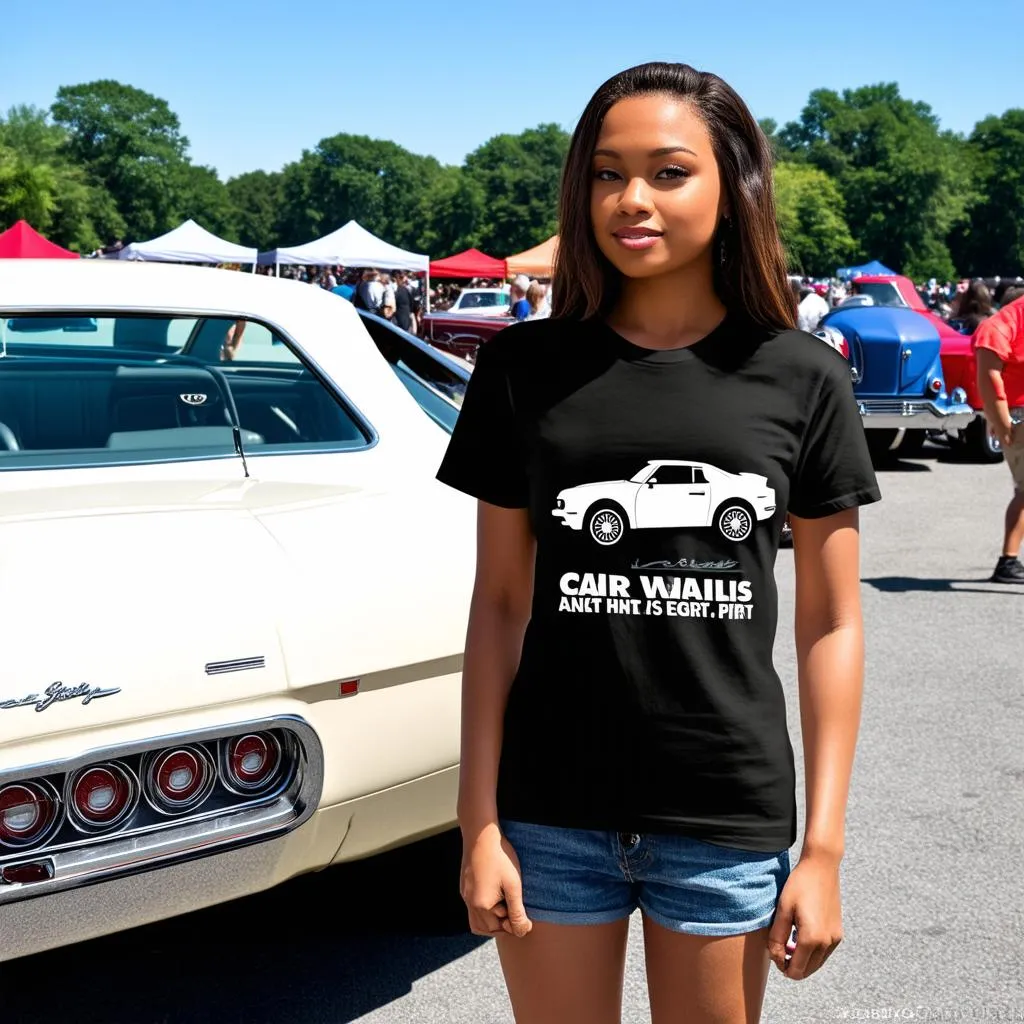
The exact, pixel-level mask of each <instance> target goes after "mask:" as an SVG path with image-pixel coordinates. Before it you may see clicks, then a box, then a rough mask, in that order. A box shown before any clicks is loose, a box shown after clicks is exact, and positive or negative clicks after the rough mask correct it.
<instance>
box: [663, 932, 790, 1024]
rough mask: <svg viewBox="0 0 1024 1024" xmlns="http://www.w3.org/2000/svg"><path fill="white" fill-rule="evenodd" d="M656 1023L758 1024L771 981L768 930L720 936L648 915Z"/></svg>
mask: <svg viewBox="0 0 1024 1024" xmlns="http://www.w3.org/2000/svg"><path fill="white" fill-rule="evenodd" d="M644 949H645V953H646V958H647V987H648V989H649V991H650V996H651V1021H652V1024H757V1021H759V1020H760V1019H761V1004H762V1003H763V1002H764V990H765V985H766V984H767V982H768V969H769V967H770V966H771V961H770V959H769V957H768V929H767V928H762V929H760V930H759V931H756V932H747V933H746V934H745V935H730V936H728V937H724V938H718V937H714V936H707V935H683V934H680V933H679V932H672V931H668V929H666V928H662V927H661V926H660V925H657V924H655V923H654V922H653V921H651V920H649V919H648V918H647V917H644Z"/></svg>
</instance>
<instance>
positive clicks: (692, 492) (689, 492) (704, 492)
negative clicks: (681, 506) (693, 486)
mask: <svg viewBox="0 0 1024 1024" xmlns="http://www.w3.org/2000/svg"><path fill="white" fill-rule="evenodd" d="M686 493H687V494H707V493H708V492H707V491H687V492H686Z"/></svg>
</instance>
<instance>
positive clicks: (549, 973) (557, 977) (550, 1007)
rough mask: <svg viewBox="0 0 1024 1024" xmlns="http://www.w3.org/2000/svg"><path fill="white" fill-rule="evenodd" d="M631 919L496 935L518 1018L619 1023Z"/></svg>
mask: <svg viewBox="0 0 1024 1024" xmlns="http://www.w3.org/2000/svg"><path fill="white" fill-rule="evenodd" d="M628 932H629V919H628V918H623V920H621V921H614V922H612V923H611V924H594V925H565V924H546V923H545V922H543V921H535V922H534V924H533V930H532V931H531V932H530V934H529V935H527V936H526V937H525V938H523V939H517V938H514V937H513V936H511V935H499V936H498V938H497V939H496V942H497V944H498V955H499V956H500V957H501V968H502V970H503V971H504V973H505V985H506V987H507V988H508V994H509V998H510V999H511V1000H512V1009H513V1011H514V1013H515V1017H516V1024H619V1021H620V1019H621V1014H622V976H623V972H624V971H625V967H626V936H627V934H628Z"/></svg>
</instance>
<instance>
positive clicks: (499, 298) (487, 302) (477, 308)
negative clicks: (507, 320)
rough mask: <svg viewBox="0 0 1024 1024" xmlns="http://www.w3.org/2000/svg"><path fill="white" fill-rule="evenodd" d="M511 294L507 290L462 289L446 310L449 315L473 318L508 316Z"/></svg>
mask: <svg viewBox="0 0 1024 1024" xmlns="http://www.w3.org/2000/svg"><path fill="white" fill-rule="evenodd" d="M511 304H512V293H511V292H510V291H509V290H508V288H463V289H462V291H461V292H459V294H458V295H457V296H456V297H455V301H454V302H453V303H452V304H451V307H450V308H449V309H448V312H449V313H461V314H463V315H466V314H467V313H472V314H473V316H508V313H509V306H510V305H511Z"/></svg>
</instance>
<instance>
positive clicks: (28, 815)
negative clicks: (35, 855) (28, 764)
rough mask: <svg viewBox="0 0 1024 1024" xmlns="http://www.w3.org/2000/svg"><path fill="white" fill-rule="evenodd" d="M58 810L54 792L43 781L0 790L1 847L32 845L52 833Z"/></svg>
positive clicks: (22, 783)
mask: <svg viewBox="0 0 1024 1024" xmlns="http://www.w3.org/2000/svg"><path fill="white" fill-rule="evenodd" d="M59 810H60V797H59V796H58V795H57V792H56V790H54V789H53V787H52V786H49V785H47V784H45V783H42V782H12V783H9V784H8V785H6V786H3V787H2V788H0V846H13V847H22V846H31V845H32V844H34V843H41V842H42V841H43V840H44V839H46V838H47V837H48V836H49V835H50V833H51V832H52V831H53V827H54V825H55V824H56V822H57V816H58V811H59Z"/></svg>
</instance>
